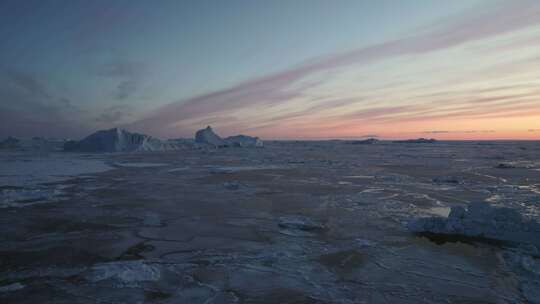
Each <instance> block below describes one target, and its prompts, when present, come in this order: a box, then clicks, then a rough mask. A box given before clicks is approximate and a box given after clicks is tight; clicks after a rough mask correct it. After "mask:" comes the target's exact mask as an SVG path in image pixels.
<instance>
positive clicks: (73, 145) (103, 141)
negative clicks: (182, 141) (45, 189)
mask: <svg viewBox="0 0 540 304" xmlns="http://www.w3.org/2000/svg"><path fill="white" fill-rule="evenodd" d="M171 148H172V147H171ZM161 150H167V145H164V143H163V142H162V141H161V140H159V139H157V138H154V137H152V136H149V135H145V134H139V133H131V132H128V131H126V130H123V129H119V128H114V129H110V130H101V131H97V132H95V133H93V134H91V135H89V136H87V137H85V138H84V139H82V140H80V141H68V142H66V143H65V144H64V151H70V152H133V151H161Z"/></svg>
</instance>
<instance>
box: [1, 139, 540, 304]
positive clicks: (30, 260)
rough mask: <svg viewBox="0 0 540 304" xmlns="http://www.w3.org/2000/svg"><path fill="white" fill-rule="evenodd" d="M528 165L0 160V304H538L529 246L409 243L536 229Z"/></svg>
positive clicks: (191, 154)
mask: <svg viewBox="0 0 540 304" xmlns="http://www.w3.org/2000/svg"><path fill="white" fill-rule="evenodd" d="M501 163H504V164H505V165H504V166H500V164H501ZM539 163H540V143H538V142H481V143H480V142H478V143H477V142H438V143H436V144H407V145H403V144H392V143H387V142H379V143H376V144H372V145H351V144H349V143H348V142H340V141H328V142H322V141H321V142H316V141H313V142H292V141H291V142H265V148H261V149H239V148H238V149H233V148H231V149H212V150H205V149H200V150H195V149H193V150H190V149H186V150H182V151H171V152H152V153H147V152H144V153H132V154H103V155H98V154H92V155H83V154H67V153H66V154H63V153H57V154H50V155H31V154H13V153H11V154H1V155H0V169H1V170H0V175H1V176H0V181H1V183H0V186H1V190H2V199H3V203H2V204H3V205H2V207H3V208H2V209H1V212H0V229H1V230H2V233H1V234H0V303H32V304H35V303H47V302H54V303H207V304H210V303H347V304H350V303H460V304H464V303H484V304H485V303H508V304H510V303H539V299H540V294H539V290H540V262H539V261H540V259H539V257H540V252H539V248H536V247H535V246H534V242H532V243H531V242H521V241H520V240H517V242H508V243H497V242H490V241H486V240H484V239H483V238H478V237H476V238H463V237H461V236H459V235H457V236H455V235H454V236H452V237H444V236H440V235H435V236H434V235H431V236H425V235H424V236H423V235H420V234H416V233H413V232H411V231H410V230H409V229H408V225H409V223H411V222H412V221H415V220H417V219H419V218H432V217H439V218H441V219H444V218H446V217H448V215H449V212H450V210H452V208H456V207H457V208H458V209H455V210H461V209H459V208H460V207H462V208H467V207H468V206H470V205H471V204H473V203H475V202H481V203H484V204H488V205H489V206H490V208H491V207H492V208H509V209H510V210H513V211H511V212H509V213H508V212H505V213H504V214H519V215H520V216H519V217H517V216H504V221H503V220H500V219H499V218H501V216H502V215H501V214H499V213H493V217H494V219H495V220H494V221H490V222H489V223H485V224H486V225H488V226H486V227H488V228H489V227H491V228H492V226H491V225H495V226H493V227H495V228H497V229H498V228H499V227H502V226H501V225H503V224H504V225H507V226H508V227H514V226H513V225H512V224H511V222H512V220H513V219H517V218H519V219H520V220H524V221H527V222H529V221H538V219H539V217H540V216H539V215H540V212H539V210H540V209H539V207H540V196H539V189H540V171H538V164H539ZM487 210H492V209H487ZM505 210H506V209H505ZM490 214H491V213H490ZM504 214H503V215H504ZM453 216H456V214H454V215H453ZM475 218H476V217H471V220H470V221H469V222H470V223H469V222H467V223H465V224H466V225H469V224H470V225H472V226H471V227H473V228H474V227H476V226H474V225H475V223H473V222H474V221H475ZM426 221H427V220H426ZM427 222H429V221H427ZM436 222H439V220H436ZM442 222H444V223H445V221H444V220H442ZM492 222H493V223H492ZM499 222H501V223H503V224H500V223H499ZM508 222H510V224H508ZM460 223H461V222H460ZM466 227H469V226H466ZM526 227H529V226H528V225H527V226H526ZM531 227H533V226H531ZM535 227H536V226H535ZM491 228H490V229H491ZM443 231H446V230H443ZM456 231H458V232H459V231H460V230H456ZM474 235H475V236H476V234H474ZM508 235H511V234H508ZM531 235H532V236H531V238H535V237H536V234H534V231H533V232H531Z"/></svg>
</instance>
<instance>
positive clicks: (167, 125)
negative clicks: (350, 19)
mask: <svg viewBox="0 0 540 304" xmlns="http://www.w3.org/2000/svg"><path fill="white" fill-rule="evenodd" d="M538 25H540V2H538V1H535V0H518V1H512V2H510V1H500V2H490V3H488V4H487V5H485V6H482V7H477V8H476V9H474V10H472V11H470V12H468V13H465V14H462V15H459V16H454V17H452V18H449V19H448V20H445V21H444V22H440V23H438V24H434V25H431V26H430V27H425V28H423V29H421V30H420V31H419V32H418V33H416V34H412V35H410V36H407V37H404V38H400V39H396V40H392V41H388V42H385V43H381V44H377V45H373V46H369V47H365V48H360V49H356V50H352V51H349V52H345V53H341V54H337V55H333V56H329V57H325V58H319V59H316V60H312V61H309V62H306V63H304V64H302V65H299V66H297V67H294V68H291V69H288V70H285V71H282V72H280V73H276V74H273V75H268V76H264V77H261V78H258V79H254V80H251V81H247V82H244V83H241V84H238V85H236V86H233V87H230V88H228V89H224V90H219V91H215V92H212V93H209V94H204V95H200V96H196V97H193V98H190V99H187V100H180V101H177V102H173V103H171V104H169V105H166V106H164V107H162V108H159V109H157V110H155V111H154V112H152V113H150V114H149V115H147V116H146V117H145V118H143V119H141V120H139V121H136V122H134V123H133V124H131V125H130V126H132V127H134V128H138V129H146V130H149V131H151V132H155V133H158V134H160V135H166V136H167V135H169V136H174V135H175V134H178V133H184V134H187V133H188V132H191V131H192V130H193V129H195V128H197V127H199V126H194V125H190V124H189V123H187V122H193V121H197V120H201V119H206V118H209V117H212V118H214V120H213V122H214V123H215V124H218V125H229V126H230V127H231V128H235V129H240V130H258V131H261V130H264V129H268V128H276V129H275V130H276V132H277V130H279V129H277V126H278V125H279V124H283V123H287V124H289V125H290V126H294V125H298V124H301V122H300V120H301V119H304V120H305V121H311V118H313V117H317V118H319V125H326V126H329V127H331V128H332V129H334V130H336V129H337V128H339V127H342V128H344V127H346V126H351V125H353V124H355V123H356V124H358V123H365V122H368V121H371V122H373V123H384V122H387V123H389V122H399V121H413V120H428V119H429V120H434V119H443V118H450V117H489V116H492V117H495V116H497V115H499V114H500V115H503V114H504V113H506V112H508V111H510V112H511V113H517V112H520V110H521V109H523V110H524V109H527V108H529V109H530V106H531V99H532V98H533V97H536V96H537V95H534V94H533V93H531V92H524V93H514V94H504V95H497V96H482V95H478V96H471V95H468V96H466V97H465V98H463V97H460V98H459V99H458V100H455V99H454V100H452V102H451V104H452V106H451V107H445V106H443V107H441V106H440V104H438V105H433V104H432V105H429V102H425V103H418V102H416V103H415V104H397V105H371V106H367V107H364V108H363V109H355V108H357V107H356V106H354V107H351V109H350V110H349V111H345V112H344V111H341V112H339V113H333V112H332V111H333V110H334V109H336V108H339V107H341V108H345V107H347V106H351V105H353V104H355V103H356V102H357V100H355V99H347V98H342V97H339V96H334V98H330V100H331V99H334V100H342V101H343V100H345V102H343V103H333V102H332V101H330V100H329V101H328V102H324V103H318V104H314V105H309V104H310V102H309V101H313V100H314V97H313V96H310V94H309V92H310V90H312V89H314V88H316V87H318V86H320V85H323V84H324V83H325V82H326V81H329V80H330V79H328V78H325V77H324V76H322V75H323V72H326V71H331V70H332V71H338V70H340V69H343V68H349V67H350V66H355V67H358V66H362V65H373V64H374V63H377V62H382V61H385V60H389V59H392V58H397V57H401V56H420V55H422V56H424V55H425V54H428V53H434V52H436V51H443V50H447V49H451V48H454V47H457V46H460V45H463V44H466V43H472V42H476V41H483V40H486V39H492V38H494V37H497V36H499V35H503V34H507V33H510V32H513V31H519V30H524V29H527V28H529V27H533V26H538ZM510 89H511V88H510ZM460 90H462V89H460ZM485 90H489V88H487V89H485ZM383 93H384V92H383ZM479 93H480V94H481V92H479ZM439 94H445V92H440V93H439ZM447 95H448V99H450V100H451V99H452V98H455V97H456V95H455V94H453V93H448V94H447ZM380 98H383V97H382V95H381V96H380ZM297 99H303V100H304V104H305V106H303V107H300V108H296V109H289V110H288V113H283V114H278V115H265V113H267V112H268V111H267V110H268V109H276V108H280V107H284V106H285V105H287V104H290V103H291V101H293V100H297ZM516 100H517V101H519V103H517V104H516ZM439 102H440V101H439ZM504 102H508V103H512V102H513V103H514V108H513V109H512V108H511V106H510V105H505V104H504ZM460 104H461V105H460ZM481 104H485V105H488V104H489V107H482V106H480V105H481ZM306 105H307V106H306ZM516 108H517V109H518V110H516ZM257 109H260V111H258V110H257ZM244 113H249V114H251V115H252V116H251V117H250V116H247V115H245V116H242V115H244ZM535 115H536V114H535ZM231 116H232V117H237V118H239V119H240V120H242V121H243V122H242V121H241V122H238V121H237V122H235V123H234V124H232V125H233V126H231V124H230V123H229V122H228V119H220V117H231ZM340 120H341V121H340ZM313 129H317V126H313ZM296 130H300V128H299V129H296ZM296 130H295V131H296ZM298 132H299V131H298ZM298 134H301V133H298Z"/></svg>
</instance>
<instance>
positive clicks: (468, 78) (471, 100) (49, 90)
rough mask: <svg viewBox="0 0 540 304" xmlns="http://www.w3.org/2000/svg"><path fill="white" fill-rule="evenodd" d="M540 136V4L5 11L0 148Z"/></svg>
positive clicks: (237, 0) (103, 5) (25, 6)
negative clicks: (92, 139)
mask: <svg viewBox="0 0 540 304" xmlns="http://www.w3.org/2000/svg"><path fill="white" fill-rule="evenodd" d="M206 125H212V127H213V128H214V129H215V130H217V132H218V133H219V134H220V135H224V136H226V135H232V134H239V133H242V134H247V135H255V136H260V137H262V138H264V139H325V138H365V137H378V138H382V139H398V138H416V137H433V138H438V139H540V1H538V0H505V1H497V0H455V1H446V0H408V1H395V0H380V1H374V0H370V1H363V0H336V1H328V0H296V1H286V0H271V1H264V0H227V1H221V0H215V1H208V0H194V1H180V0H171V1H167V0H158V1H143V0H114V1H109V0H107V1H105V0H95V1H79V0H47V1H43V0H35V1H34V0H25V1H19V0H0V137H5V136H8V135H11V136H20V137H29V136H46V137H61V138H81V137H84V136H86V135H88V134H90V133H92V132H94V131H96V130H99V129H107V128H112V127H122V128H126V129H128V130H130V131H135V132H141V133H145V134H149V135H153V136H156V137H160V138H180V137H191V136H193V133H194V132H195V131H196V130H197V129H200V128H203V127H205V126H206Z"/></svg>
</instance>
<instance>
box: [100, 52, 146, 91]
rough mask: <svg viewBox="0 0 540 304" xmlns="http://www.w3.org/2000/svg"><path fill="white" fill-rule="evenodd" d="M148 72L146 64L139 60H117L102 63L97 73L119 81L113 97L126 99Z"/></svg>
mask: <svg viewBox="0 0 540 304" xmlns="http://www.w3.org/2000/svg"><path fill="white" fill-rule="evenodd" d="M147 73H148V70H147V67H146V65H144V64H143V63H141V62H137V61H121V60H119V61H116V62H110V63H107V64H103V65H101V66H100V67H99V68H98V70H97V73H96V74H97V75H98V76H101V77H106V78H111V79H114V80H115V81H117V82H118V83H117V85H116V88H115V91H114V92H113V94H112V95H113V97H114V98H116V99H117V100H124V99H127V98H128V97H131V96H133V95H134V94H135V93H136V92H137V91H138V90H139V88H140V86H141V84H142V81H143V79H144V78H145V77H146V74H147Z"/></svg>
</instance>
